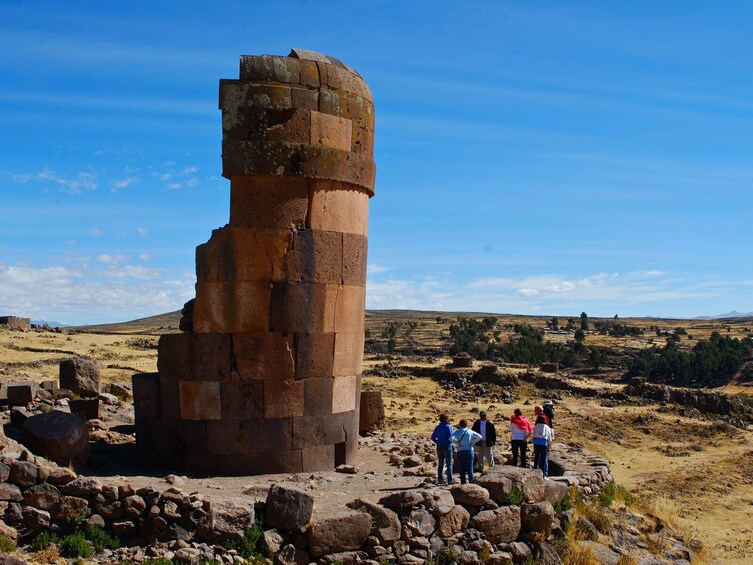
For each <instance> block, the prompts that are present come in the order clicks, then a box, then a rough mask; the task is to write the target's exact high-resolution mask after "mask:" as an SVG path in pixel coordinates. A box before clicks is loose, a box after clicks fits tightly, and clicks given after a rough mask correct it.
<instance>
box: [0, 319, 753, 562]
mask: <svg viewBox="0 0 753 565" xmlns="http://www.w3.org/2000/svg"><path fill="white" fill-rule="evenodd" d="M424 322H425V323H426V324H430V323H432V319H431V318H429V317H426V320H424ZM433 323H434V324H437V322H436V321H434V322H433ZM709 324H710V325H711V324H712V323H709ZM426 328H428V325H427V326H426ZM419 329H420V328H417V331H418V330H419ZM426 331H427V332H428V329H427V330H426ZM696 333H698V332H697V331H696ZM156 340H157V336H156V335H143V334H141V333H138V334H137V333H134V334H74V335H66V334H64V333H52V332H45V333H38V332H28V333H21V332H11V331H7V330H0V383H8V382H17V381H23V380H33V381H36V382H41V381H43V380H48V379H57V376H58V362H59V361H60V360H61V359H63V358H66V357H69V356H71V355H74V354H75V355H85V356H88V357H91V358H94V359H99V360H100V361H101V362H102V366H103V380H104V381H105V382H130V377H131V375H132V374H133V373H134V372H151V371H155V370H156V355H157V351H156V349H155V348H154V345H155V344H156ZM374 362H381V361H367V364H369V363H371V364H373V363H374ZM446 362H447V359H435V360H433V363H434V364H436V365H437V366H439V365H440V364H441V363H446ZM427 364H430V363H428V362H427ZM509 370H511V371H514V370H522V369H514V368H511V369H509ZM578 385H579V386H593V387H598V388H605V387H617V386H618V385H616V384H610V383H605V382H602V381H598V380H592V379H591V380H589V379H581V380H579V381H578ZM364 386H365V387H367V388H370V389H374V390H380V391H381V392H382V394H383V398H384V401H385V408H386V416H387V430H388V431H398V432H401V433H416V434H428V433H429V432H430V431H431V429H432V428H433V427H434V425H435V423H436V416H437V415H438V414H439V413H440V412H444V413H447V414H448V415H449V416H450V418H451V419H452V421H453V422H455V423H457V421H458V420H459V419H460V418H466V419H474V418H475V417H476V414H477V411H478V410H481V409H485V410H487V411H488V412H489V416H490V418H491V419H492V420H493V421H495V422H496V423H497V425H498V432H500V433H499V435H500V436H502V437H503V438H504V437H506V436H507V434H506V433H504V430H505V429H506V421H507V419H508V418H509V416H510V414H511V413H512V411H513V409H514V408H521V409H522V410H523V411H524V413H525V414H526V415H528V416H532V414H533V406H534V405H536V404H540V403H541V402H542V401H543V400H544V399H545V395H546V393H545V392H544V391H540V390H537V389H534V388H532V387H531V385H523V386H521V387H519V388H518V390H517V398H516V400H515V401H514V402H513V403H512V404H503V403H499V402H490V401H488V399H485V398H484V397H481V398H478V399H477V400H475V401H457V400H456V399H455V395H454V394H453V393H451V392H448V391H446V390H444V389H443V388H442V386H441V385H440V384H439V383H438V382H436V381H434V380H432V379H431V378H427V377H422V378H418V377H399V378H379V377H366V378H365V379H364ZM728 390H729V392H747V391H748V390H749V389H748V388H747V387H744V386H741V385H732V386H730V387H728ZM556 411H557V418H556V427H555V432H556V436H557V437H556V439H557V441H562V442H565V443H577V444H580V445H582V446H583V447H584V448H585V449H587V450H588V451H590V452H592V453H594V454H598V455H601V456H603V457H605V458H606V459H608V460H609V462H610V463H611V465H612V471H613V474H614V476H615V478H616V480H617V482H619V483H621V484H623V485H624V486H626V487H627V488H629V489H631V490H632V491H634V492H635V493H637V494H638V495H639V496H640V497H642V498H643V499H644V501H645V503H646V504H648V505H650V506H651V507H652V508H654V509H655V510H656V512H657V513H658V514H660V515H661V516H663V517H665V518H668V519H669V520H670V521H671V522H672V523H673V524H674V525H676V526H678V527H679V528H680V529H681V530H682V531H684V532H685V533H686V534H688V535H692V536H693V537H697V538H698V539H700V540H702V541H703V542H704V544H705V545H706V546H707V547H708V550H709V553H710V554H711V555H712V556H713V557H714V558H715V559H716V560H717V561H718V562H720V563H730V564H740V565H742V564H744V563H750V555H751V554H753V435H752V434H751V432H752V431H753V430H751V429H747V430H741V429H737V428H733V427H731V426H729V425H727V424H724V423H723V422H718V421H714V420H713V419H708V418H700V417H697V416H686V415H683V411H682V410H680V409H675V408H670V409H661V408H660V407H659V406H658V405H641V406H617V407H608V406H603V405H601V404H600V403H599V401H598V400H596V399H590V398H581V397H574V396H567V395H565V396H564V397H563V398H562V400H560V401H558V402H557V407H556ZM109 424H110V425H111V426H114V427H115V429H116V430H117V431H118V433H121V435H122V436H123V437H127V436H128V434H129V433H130V432H131V431H132V429H131V428H132V426H131V427H129V425H130V423H129V422H109ZM372 444H376V445H372ZM96 453H99V455H100V466H99V467H98V468H97V469H93V470H92V472H93V474H95V475H97V476H100V477H102V480H103V481H106V482H107V481H121V480H127V481H129V482H131V483H132V484H135V485H147V484H150V485H153V484H155V480H156V481H157V482H158V483H160V482H163V481H164V475H165V472H164V471H160V472H159V473H158V474H154V471H151V470H148V469H145V468H143V467H139V465H138V460H139V459H138V455H137V452H136V451H135V446H133V444H132V443H128V442H125V443H123V444H119V445H117V446H104V447H103V446H100V447H98V448H95V454H96ZM134 462H135V463H134ZM359 467H360V472H359V473H358V474H356V475H346V474H340V473H334V472H332V473H313V474H306V475H301V476H295V475H289V476H287V475H286V476H263V475H262V476H258V477H234V478H207V477H183V478H182V480H183V481H185V483H186V484H185V485H182V486H181V487H180V488H183V489H185V490H187V491H194V490H195V491H200V492H206V493H207V494H212V495H215V496H216V495H220V496H233V497H234V496H241V495H243V493H244V492H245V493H247V494H246V495H247V496H257V497H261V496H263V493H264V492H265V491H266V488H267V487H268V486H269V485H270V484H272V483H273V482H278V481H280V480H281V479H282V480H292V481H295V482H298V483H300V484H302V485H303V486H305V487H306V488H309V489H310V490H311V491H312V492H313V493H316V492H325V491H326V492H327V496H326V497H319V498H318V501H317V510H316V511H317V512H325V511H327V510H329V509H330V508H335V507H341V506H342V505H343V504H344V503H345V502H347V501H349V500H352V499H353V498H356V497H359V496H363V497H366V498H369V499H370V500H377V499H378V498H380V497H381V496H384V495H385V494H387V493H389V492H390V490H391V489H401V488H409V487H414V486H416V485H417V484H420V483H421V482H422V481H423V480H424V478H423V477H404V476H402V470H400V469H397V468H395V467H393V466H390V465H389V464H388V461H387V456H386V455H385V454H384V453H381V452H380V451H379V450H378V441H376V440H373V439H372V440H370V439H367V440H366V441H365V443H364V445H363V448H362V449H361V451H360V462H359ZM155 477H156V479H155ZM164 485H165V486H167V483H166V482H164Z"/></svg>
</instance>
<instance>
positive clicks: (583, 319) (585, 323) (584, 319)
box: [580, 312, 588, 332]
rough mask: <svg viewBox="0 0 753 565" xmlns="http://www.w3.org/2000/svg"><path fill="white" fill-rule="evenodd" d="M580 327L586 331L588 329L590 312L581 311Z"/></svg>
mask: <svg viewBox="0 0 753 565" xmlns="http://www.w3.org/2000/svg"><path fill="white" fill-rule="evenodd" d="M580 329H582V330H583V331H584V332H587V331H588V314H586V313H585V312H581V313H580Z"/></svg>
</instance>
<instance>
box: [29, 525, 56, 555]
mask: <svg viewBox="0 0 753 565" xmlns="http://www.w3.org/2000/svg"><path fill="white" fill-rule="evenodd" d="M59 541H60V538H59V537H57V536H56V535H55V534H54V533H53V532H51V531H49V530H45V531H44V532H41V533H39V534H37V535H36V536H34V539H33V540H31V548H32V549H33V550H34V551H42V550H43V549H46V548H48V547H49V546H50V545H52V544H53V543H58V542H59Z"/></svg>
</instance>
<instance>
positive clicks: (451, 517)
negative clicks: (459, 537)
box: [437, 506, 471, 538]
mask: <svg viewBox="0 0 753 565" xmlns="http://www.w3.org/2000/svg"><path fill="white" fill-rule="evenodd" d="M470 519H471V515H470V514H469V513H468V510H466V509H465V508H463V507H462V506H453V507H452V509H451V510H450V511H449V512H448V513H447V514H445V515H444V516H440V517H439V526H438V528H437V531H438V532H439V535H440V536H442V537H443V538H448V537H450V536H452V535H455V534H457V533H458V532H462V531H463V530H465V529H466V528H467V527H468V522H469V521H470Z"/></svg>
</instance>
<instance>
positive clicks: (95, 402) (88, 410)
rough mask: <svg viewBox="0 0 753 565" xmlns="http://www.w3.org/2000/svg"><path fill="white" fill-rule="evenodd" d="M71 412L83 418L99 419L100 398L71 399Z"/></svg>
mask: <svg viewBox="0 0 753 565" xmlns="http://www.w3.org/2000/svg"><path fill="white" fill-rule="evenodd" d="M68 407H69V408H70V409H71V414H73V415H75V416H78V417H79V418H81V419H82V420H99V398H81V399H77V400H69V401H68Z"/></svg>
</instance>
